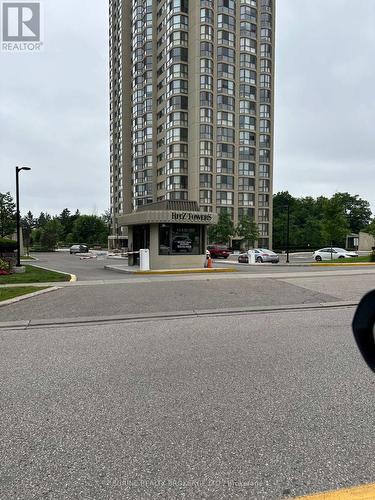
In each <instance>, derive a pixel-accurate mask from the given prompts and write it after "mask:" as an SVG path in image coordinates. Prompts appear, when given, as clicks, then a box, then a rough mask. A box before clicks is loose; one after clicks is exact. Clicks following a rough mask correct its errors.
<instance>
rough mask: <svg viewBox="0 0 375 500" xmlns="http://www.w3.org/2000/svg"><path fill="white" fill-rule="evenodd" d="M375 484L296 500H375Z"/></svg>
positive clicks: (296, 499)
mask: <svg viewBox="0 0 375 500" xmlns="http://www.w3.org/2000/svg"><path fill="white" fill-rule="evenodd" d="M374 498H375V484H366V485H363V486H357V487H355V488H346V489H343V490H337V491H328V492H325V493H316V494H315V495H307V496H304V497H298V498H295V499H294V500H374Z"/></svg>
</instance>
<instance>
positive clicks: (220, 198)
mask: <svg viewBox="0 0 375 500" xmlns="http://www.w3.org/2000/svg"><path fill="white" fill-rule="evenodd" d="M216 203H217V205H233V192H231V191H216Z"/></svg>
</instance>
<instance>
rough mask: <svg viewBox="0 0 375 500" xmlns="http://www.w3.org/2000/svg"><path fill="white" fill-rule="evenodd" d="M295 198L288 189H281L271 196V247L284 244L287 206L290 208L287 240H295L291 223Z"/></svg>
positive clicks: (282, 246)
mask: <svg viewBox="0 0 375 500" xmlns="http://www.w3.org/2000/svg"><path fill="white" fill-rule="evenodd" d="M296 201H297V199H296V198H293V196H292V195H291V194H290V193H289V192H288V191H281V192H280V193H277V194H276V195H275V196H274V197H273V247H274V248H278V249H280V250H281V249H282V248H285V246H286V232H287V206H288V205H289V210H290V223H289V228H290V234H289V241H290V242H295V244H296V241H297V238H296V237H295V235H294V234H293V229H294V225H293V223H292V221H293V216H294V205H295V203H296Z"/></svg>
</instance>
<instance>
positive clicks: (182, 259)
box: [119, 201, 218, 270]
mask: <svg viewBox="0 0 375 500" xmlns="http://www.w3.org/2000/svg"><path fill="white" fill-rule="evenodd" d="M217 218H218V216H217V214H214V213H208V212H202V211H200V208H199V206H198V204H197V202H195V201H160V202H156V203H150V204H149V205H143V206H141V207H139V208H138V209H137V210H136V211H135V212H132V213H130V214H126V215H123V216H120V217H119V224H120V225H121V226H127V227H128V245H129V265H136V264H137V263H138V261H139V254H138V252H139V250H141V249H149V251H150V269H152V270H154V269H155V270H156V269H191V268H200V267H203V265H204V259H205V254H206V248H207V228H208V227H209V226H210V225H212V224H216V223H217Z"/></svg>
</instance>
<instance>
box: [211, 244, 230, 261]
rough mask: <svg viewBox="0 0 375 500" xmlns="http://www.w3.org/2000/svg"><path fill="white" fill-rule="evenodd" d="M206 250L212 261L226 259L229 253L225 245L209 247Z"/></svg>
mask: <svg viewBox="0 0 375 500" xmlns="http://www.w3.org/2000/svg"><path fill="white" fill-rule="evenodd" d="M207 250H208V251H209V252H210V254H211V257H212V258H213V259H220V258H222V259H227V258H228V257H229V255H230V251H229V249H228V247H226V246H225V245H209V246H208V247H207Z"/></svg>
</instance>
